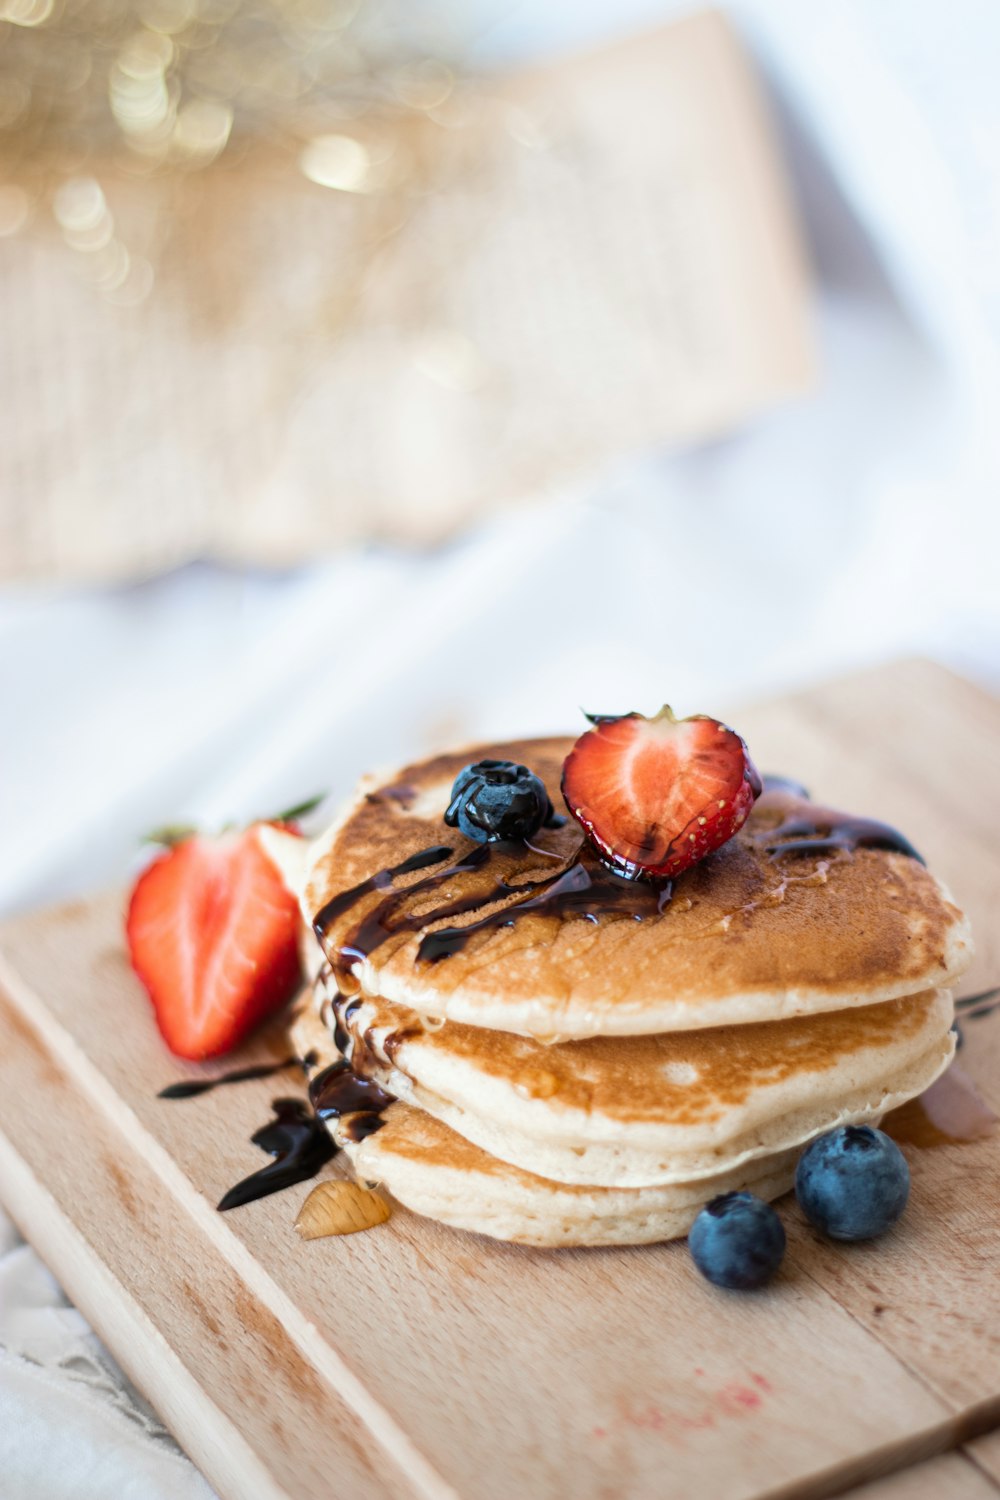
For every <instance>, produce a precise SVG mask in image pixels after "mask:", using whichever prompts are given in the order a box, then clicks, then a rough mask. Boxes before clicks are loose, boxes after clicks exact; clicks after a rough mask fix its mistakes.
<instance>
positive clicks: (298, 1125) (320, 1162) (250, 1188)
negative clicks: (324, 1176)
mask: <svg viewBox="0 0 1000 1500" xmlns="http://www.w3.org/2000/svg"><path fill="white" fill-rule="evenodd" d="M271 1108H272V1110H273V1111H274V1117H273V1119H271V1120H269V1121H268V1122H267V1124H266V1125H262V1126H261V1127H260V1129H259V1130H255V1131H254V1133H253V1135H252V1136H251V1137H250V1139H251V1141H252V1142H253V1144H254V1145H255V1146H259V1147H260V1149H261V1150H262V1151H266V1152H268V1153H269V1155H271V1156H273V1157H274V1160H273V1161H272V1162H269V1163H268V1164H267V1166H265V1167H261V1168H259V1170H258V1171H256V1172H251V1174H250V1176H249V1177H244V1178H243V1180H242V1181H241V1182H238V1183H237V1184H236V1186H235V1187H231V1188H230V1189H229V1192H228V1193H226V1194H224V1195H223V1197H222V1198H220V1200H219V1203H218V1205H217V1206H218V1209H219V1212H220V1213H225V1212H226V1211H227V1210H228V1209H230V1208H239V1207H241V1206H242V1204H244V1203H253V1202H255V1201H256V1200H257V1199H258V1198H266V1197H268V1195H269V1194H271V1193H278V1192H280V1191H281V1190H282V1188H287V1187H292V1186H294V1184H295V1183H297V1182H305V1181H306V1180H307V1179H308V1178H310V1177H315V1176H316V1173H317V1172H318V1171H319V1169H320V1167H323V1166H325V1165H326V1163H327V1162H328V1161H331V1160H332V1159H333V1157H334V1156H336V1154H337V1148H336V1146H335V1145H334V1143H333V1141H332V1140H331V1139H330V1135H329V1132H328V1131H327V1129H326V1126H325V1125H324V1124H323V1122H322V1120H318V1119H317V1118H316V1116H315V1115H314V1114H313V1112H312V1110H311V1109H310V1108H309V1106H308V1104H306V1103H305V1102H304V1100H302V1099H275V1100H274V1101H273V1103H272V1105H271Z"/></svg>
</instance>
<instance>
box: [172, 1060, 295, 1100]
mask: <svg viewBox="0 0 1000 1500" xmlns="http://www.w3.org/2000/svg"><path fill="white" fill-rule="evenodd" d="M312 1058H313V1062H315V1054H312ZM309 1066H310V1061H309V1057H286V1058H284V1059H283V1060H282V1061H281V1062H276V1063H257V1064H255V1065H254V1066H253V1067H251V1068H233V1070H232V1071H231V1072H229V1073H220V1074H218V1076H217V1077H215V1078H186V1079H184V1080H183V1081H182V1082H181V1083H170V1084H168V1085H167V1087H166V1088H165V1089H161V1090H160V1092H159V1093H158V1094H157V1096H156V1097H157V1099H195V1098H197V1096H198V1095H199V1094H209V1093H211V1091H212V1089H218V1088H222V1087H223V1086H224V1085H226V1084H230V1083H248V1082H249V1081H250V1080H251V1079H253V1078H273V1077H274V1075H275V1073H282V1072H284V1070H285V1069H286V1068H307V1067H309Z"/></svg>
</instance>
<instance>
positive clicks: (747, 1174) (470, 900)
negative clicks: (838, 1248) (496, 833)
mask: <svg viewBox="0 0 1000 1500" xmlns="http://www.w3.org/2000/svg"><path fill="white" fill-rule="evenodd" d="M571 748H572V741H570V740H563V739H546V740H534V741H520V742H514V743H508V744H500V745H492V746H479V747H475V748H472V749H466V750H463V751H461V752H457V753H455V754H452V755H442V756H438V757H435V758H434V759H432V760H428V761H425V762H422V763H420V764H418V765H413V766H409V767H407V768H406V769H405V770H404V771H402V772H400V773H398V775H396V776H395V777H393V778H391V779H390V780H387V781H382V782H372V781H369V782H366V783H363V784H362V786H361V787H360V788H359V790H358V793H357V795H356V796H355V798H354V799H353V800H352V802H351V803H350V804H349V805H348V806H347V807H346V808H345V809H344V811H343V813H342V814H341V816H340V818H338V820H337V822H336V824H335V825H334V826H333V827H332V828H331V829H330V830H328V832H327V833H326V834H325V835H324V836H323V837H322V838H321V839H320V840H319V841H318V842H317V844H316V845H315V846H314V847H313V849H312V850H311V851H310V856H309V862H308V866H307V869H306V870H305V872H304V874H303V875H302V876H301V877H300V879H299V881H298V884H299V888H300V898H301V902H302V910H303V915H304V917H305V919H306V921H307V923H308V925H309V926H310V927H311V928H312V929H313V930H314V932H315V935H316V938H317V939H318V942H319V948H318V950H317V953H318V956H319V960H320V962H321V965H322V966H321V967H320V969H319V972H318V975H317V979H316V983H315V986H314V990H313V994H312V996H311V998H310V999H309V1000H308V1001H307V1002H306V1004H305V1005H304V1007H303V1009H302V1010H301V1012H300V1014H299V1016H298V1018H297V1020H296V1023H295V1028H294V1036H295V1041H296V1045H297V1047H298V1049H299V1052H300V1055H301V1056H303V1057H304V1058H308V1060H309V1062H310V1064H311V1065H312V1066H311V1074H310V1095H311V1097H312V1099H313V1102H314V1105H315V1107H316V1109H317V1111H318V1112H319V1113H320V1114H321V1115H322V1116H323V1117H324V1118H325V1119H326V1120H327V1122H328V1124H329V1126H330V1128H331V1130H332V1132H333V1134H334V1137H335V1139H336V1141H337V1143H338V1144H339V1145H340V1146H342V1147H343V1148H344V1149H345V1150H346V1151H347V1152H348V1153H349V1155H350V1157H351V1160H352V1163H353V1166H354V1169H355V1171H356V1172H357V1174H358V1176H359V1177H360V1178H362V1179H363V1180H364V1181H366V1182H375V1183H380V1184H382V1185H383V1186H384V1187H385V1188H387V1189H388V1190H389V1192H391V1193H392V1195H393V1196H394V1197H395V1198H397V1199H398V1200H399V1201H400V1202H402V1203H404V1204H405V1205H407V1206H408V1207H409V1208H411V1209H413V1210H415V1211H416V1212H418V1213H422V1214H426V1215H429V1216H431V1217H433V1218H435V1219H439V1220H441V1221H442V1222H444V1223H447V1224H451V1225H454V1226H456V1227H458V1228H462V1229H467V1230H473V1231H479V1232H481V1233H485V1234H489V1235H493V1236H495V1237H497V1238H500V1239H505V1240H514V1241H519V1242H522V1243H528V1244H533V1245H546V1246H550V1245H608V1244H638V1243H644V1242H649V1241H655V1240H664V1239H672V1238H675V1237H678V1236H681V1235H684V1234H686V1232H687V1230H688V1229H689V1227H690V1225H691V1223H692V1222H693V1220H694V1218H695V1216H696V1215H697V1213H698V1211H699V1210H700V1209H701V1208H702V1207H703V1206H704V1204H705V1203H706V1202H708V1201H710V1200H711V1199H712V1198H714V1197H716V1196H717V1195H718V1194H720V1193H724V1192H728V1191H730V1190H733V1189H737V1188H748V1189H750V1190H751V1191H753V1192H754V1193H756V1194H758V1196H760V1197H763V1198H768V1199H770V1198H774V1197H776V1196H778V1195H779V1194H781V1193H782V1192H785V1191H786V1190H787V1189H788V1188H789V1187H790V1185H791V1181H792V1176H793V1173H794V1168H795V1163H796V1161H797V1159H798V1156H799V1154H800V1152H801V1149H802V1146H803V1144H804V1143H805V1142H806V1141H808V1140H809V1139H811V1138H812V1137H813V1136H815V1135H817V1134H820V1133H822V1132H824V1131H826V1130H830V1129H832V1128H834V1127H835V1126H837V1125H840V1124H845V1123H858V1122H863V1121H877V1120H878V1119H880V1118H881V1116H882V1115H883V1114H884V1113H885V1112H886V1111H887V1110H889V1109H892V1108H894V1107H895V1106H896V1105H899V1104H901V1103H903V1102H905V1101H906V1100H907V1099H910V1098H912V1097H914V1096H915V1095H917V1094H919V1093H921V1092H922V1091H923V1090H924V1089H925V1088H926V1087H927V1086H928V1085H929V1084H930V1083H931V1082H932V1081H933V1080H934V1078H936V1077H937V1076H938V1075H939V1074H940V1073H941V1072H942V1071H943V1069H944V1068H945V1067H946V1066H947V1065H948V1063H949V1061H950V1060H951V1057H952V1054H953V1050H954V1036H953V1034H952V1032H951V1030H950V1028H951V1025H952V1020H953V1007H952V997H951V991H950V985H951V983H952V982H953V980H954V979H955V978H956V977H957V975H958V974H960V973H961V972H962V970H963V969H964V968H965V967H966V965H967V963H968V961H969V956H970V952H971V943H970V939H969V933H968V928H967V924H966V921H965V919H964V917H963V915H962V913H961V912H960V911H959V910H958V908H957V907H956V906H955V905H954V904H953V903H952V902H951V900H950V899H949V897H948V894H947V892H946V891H945V890H944V889H943V888H942V886H941V885H940V884H939V883H938V882H937V881H936V880H935V879H934V877H933V876H932V875H931V874H930V873H929V872H928V871H927V869H926V868H925V867H924V865H923V864H922V863H921V862H920V860H919V858H918V857H916V856H915V854H914V852H913V851H912V850H910V846H909V845H908V844H906V841H905V840H903V839H901V838H900V836H899V835H896V834H894V833H893V831H892V830H891V829H888V828H885V827H884V826H883V825H880V824H873V823H869V822H862V821H860V820H857V819H852V818H848V817H846V816H845V815H843V814H840V813H837V812H834V811H832V810H830V809H826V808H822V807H819V806H817V805H816V804H814V803H813V802H811V801H809V800H808V799H807V798H806V797H805V796H804V794H802V793H801V790H800V789H798V788H795V787H794V786H792V785H791V784H789V783H778V782H775V783H770V784H767V785H766V786H765V791H764V793H763V795H762V796H761V797H760V799H759V800H758V801H757V803H756V805H755V807H754V809H753V811H752V813H751V815H750V818H749V819H748V821H747V823H746V824H745V826H744V827H743V829H742V830H741V831H740V832H739V833H738V834H737V835H736V836H735V837H734V838H732V839H730V841H729V842H728V843H726V844H724V845H723V846H722V847H721V848H720V849H718V850H716V851H715V852H714V853H712V854H710V855H709V856H708V857H707V858H705V859H703V860H701V861H700V862H699V863H698V864H696V865H694V866H692V867H691V868H690V869H688V870H687V871H685V872H684V873H683V874H682V875H680V876H678V877H677V878H676V879H675V880H674V881H673V883H672V885H666V886H663V887H657V886H655V885H652V884H648V883H645V882H642V881H626V880H624V879H622V878H620V877H618V876H615V875H612V874H610V873H609V872H608V871H607V870H606V869H605V868H604V867H603V866H602V865H601V864H600V863H599V861H598V860H597V859H596V856H594V855H593V853H592V852H591V850H590V849H589V846H588V845H587V844H586V842H585V841H584V839H583V835H582V832H581V830H580V828H579V827H578V826H577V824H576V823H575V822H573V821H572V820H566V821H565V822H562V823H561V824H560V826H552V827H545V828H543V829H542V830H541V831H540V832H539V833H538V834H537V835H536V836H535V837H534V838H532V839H531V840H530V841H528V842H527V843H517V844H510V843H505V844H488V845H484V844H474V843H473V842H472V841H471V840H470V839H467V838H465V837H463V836H462V835H461V834H460V833H458V832H457V831H456V830H454V829H452V828H449V827H447V826H446V825H445V823H444V821H443V814H444V811H445V809H446V807H447V805H448V801H449V794H450V791H451V787H452V783H453V781H454V778H455V776H456V775H457V773H458V772H459V771H460V770H461V769H462V767H463V766H464V765H466V764H467V763H469V762H471V761H477V760H482V759H487V758H490V759H496V760H511V761H514V762H521V763H523V764H525V765H527V766H529V767H530V768H531V769H532V770H533V771H534V772H536V773H537V775H538V776H540V777H541V779H542V780H543V781H544V782H545V784H546V787H547V789H548V791H549V795H550V797H551V799H552V802H553V805H559V780H560V773H561V769H562V765H563V761H564V759H565V757H566V755H567V754H568V753H569V751H570V749H571ZM272 837H273V849H272V852H273V853H274V854H275V857H276V858H280V857H281V850H280V849H279V847H278V844H279V840H280V835H278V834H273V835H272ZM905 851H909V852H905Z"/></svg>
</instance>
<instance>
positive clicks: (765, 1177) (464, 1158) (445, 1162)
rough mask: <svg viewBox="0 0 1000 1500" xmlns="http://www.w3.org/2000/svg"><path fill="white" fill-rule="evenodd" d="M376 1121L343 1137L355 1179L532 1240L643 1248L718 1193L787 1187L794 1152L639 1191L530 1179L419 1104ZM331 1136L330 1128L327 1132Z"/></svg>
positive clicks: (678, 1233) (476, 1225)
mask: <svg viewBox="0 0 1000 1500" xmlns="http://www.w3.org/2000/svg"><path fill="white" fill-rule="evenodd" d="M383 1119H384V1123H383V1125H382V1128H381V1129H380V1130H378V1131H377V1132H376V1133H375V1134H374V1135H370V1136H368V1137H366V1139H365V1140H363V1141H359V1142H357V1143H354V1142H350V1141H345V1142H344V1143H343V1144H344V1146H345V1148H346V1150H347V1152H348V1155H349V1156H350V1158H351V1162H352V1165H353V1167H354V1170H355V1172H356V1173H357V1174H358V1176H359V1177H360V1178H361V1179H362V1180H363V1181H364V1182H369V1183H373V1184H378V1185H380V1186H382V1187H384V1188H386V1189H388V1191H389V1192H390V1193H391V1194H392V1196H393V1197H394V1198H397V1199H398V1200H399V1202H400V1203H403V1204H405V1206H406V1207H407V1208H410V1209H412V1210H413V1211H414V1213H418V1214H424V1215H425V1216H426V1217H427V1218H431V1219H437V1220H438V1221H439V1222H440V1223H442V1224H450V1225H451V1226H452V1227H453V1228H455V1229H468V1230H472V1231H473V1232H475V1233H477V1234H487V1235H490V1236H491V1237H492V1238H493V1239H498V1240H510V1241H513V1242H514V1243H515V1244H521V1245H539V1246H548V1247H553V1246H559V1245H562V1246H581V1245H646V1244H652V1243H655V1242H657V1241H660V1240H676V1239H681V1238H682V1237H683V1236H684V1235H686V1234H687V1232H688V1230H689V1229H690V1228H691V1225H692V1224H693V1223H694V1221H695V1218H696V1217H697V1215H698V1213H699V1211H700V1210H701V1209H702V1208H703V1207H704V1206H705V1204H706V1203H708V1202H709V1201H710V1200H711V1199H712V1198H715V1197H717V1196H718V1194H720V1193H728V1192H733V1191H735V1190H736V1189H739V1188H749V1189H750V1190H751V1191H752V1192H754V1193H756V1194H757V1196H758V1197H759V1198H766V1199H771V1198H777V1197H778V1196H779V1195H780V1194H781V1193H787V1192H788V1190H789V1188H790V1187H791V1185H792V1179H793V1177H794V1174H795V1163H796V1161H797V1159H798V1155H799V1153H798V1151H797V1150H793V1151H784V1152H780V1153H779V1154H778V1155H777V1156H772V1157H766V1158H763V1159H758V1160H756V1161H753V1162H750V1163H748V1164H747V1165H746V1166H745V1167H742V1168H738V1169H737V1170H736V1171H732V1172H724V1173H722V1174H721V1175H719V1176H718V1177H708V1178H702V1179H701V1180H700V1181H698V1182H687V1183H684V1182H675V1183H670V1184H668V1185H667V1186H661V1187H646V1188H607V1187H582V1186H579V1185H571V1184H569V1183H563V1182H552V1181H550V1180H549V1179H548V1178H546V1177H536V1176H535V1175H534V1173H531V1172H525V1171H523V1170H522V1169H521V1168H520V1167H512V1166H510V1164H509V1163H507V1162H502V1161H500V1160H499V1159H498V1158H497V1157H495V1156H490V1155H489V1153H488V1152H486V1151H484V1150H483V1149H482V1148H481V1147H480V1146H474V1145H472V1143H471V1142H470V1141H467V1140H465V1139H464V1137H462V1136H460V1135H459V1134H458V1133H457V1132H456V1131H454V1130H451V1129H450V1128H449V1127H448V1126H447V1125H444V1124H442V1122H441V1121H440V1120H436V1119H435V1118H434V1117H433V1115H428V1114H425V1113H424V1111H423V1110H418V1109H414V1108H412V1106H410V1105H408V1104H399V1103H397V1104H393V1105H390V1107H389V1109H388V1110H387V1111H386V1113H385V1115H384V1117H383ZM335 1138H336V1134H335Z"/></svg>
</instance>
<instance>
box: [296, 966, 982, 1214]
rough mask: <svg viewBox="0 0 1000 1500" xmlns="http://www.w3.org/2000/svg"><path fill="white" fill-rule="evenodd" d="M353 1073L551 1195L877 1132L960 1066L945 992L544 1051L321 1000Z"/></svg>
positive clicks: (379, 1003) (393, 1009) (653, 1180)
mask: <svg viewBox="0 0 1000 1500" xmlns="http://www.w3.org/2000/svg"><path fill="white" fill-rule="evenodd" d="M316 1003H317V1006H318V1008H319V1010H320V1012H321V1015H322V1019H323V1022H324V1024H325V1026H326V1027H327V1028H328V1029H329V1030H336V1033H337V1039H338V1043H339V1046H340V1048H341V1049H342V1050H343V1051H344V1052H345V1054H346V1055H347V1056H348V1057H349V1059H350V1060H351V1064H352V1067H353V1069H354V1070H355V1072H357V1073H359V1074H361V1075H363V1076H366V1077H370V1078H373V1079H374V1080H375V1081H376V1082H378V1083H379V1084H381V1085H382V1086H383V1087H384V1088H386V1089H388V1090H389V1091H390V1092H391V1093H393V1094H395V1095H396V1096H397V1097H399V1098H400V1099H403V1100H405V1101H406V1102H408V1103H410V1104H413V1105H416V1106H418V1107H419V1108H421V1109H423V1110H425V1111H426V1112H427V1113H428V1114H431V1115H434V1116H436V1117H437V1118H438V1119H440V1120H442V1121H444V1123H446V1124H447V1125H450V1126H451V1127H452V1128H453V1129H454V1130H456V1131H457V1132H458V1133H459V1134H460V1135H462V1136H464V1137H465V1138H466V1139H467V1140H469V1141H472V1142H473V1143H474V1144H476V1145H478V1146H481V1147H482V1148H483V1149H484V1150H486V1151H488V1152H490V1153H491V1154H492V1155H494V1156H496V1157H498V1158H500V1159H501V1160H503V1161H507V1162H510V1163H512V1164H513V1165H515V1166H519V1167H522V1168H524V1169H525V1170H526V1171H530V1172H534V1173H538V1174H540V1175H541V1176H543V1177H547V1178H550V1179H552V1180H553V1181H557V1182H565V1183H578V1184H589V1185H598V1186H614V1187H644V1186H653V1185H657V1184H667V1183H672V1182H690V1181H692V1180H695V1179H698V1178H701V1177H709V1176H713V1175H715V1174H717V1173H720V1172H723V1171H727V1170H729V1169H732V1168H735V1167H738V1166H740V1165H741V1164H742V1163H744V1162H748V1161H751V1160H753V1159H755V1158H757V1157H763V1156H767V1155H771V1154H773V1153H775V1152H777V1151H781V1150H785V1149H787V1148H788V1147H791V1146H796V1145H799V1144H801V1143H802V1142H804V1141H807V1140H809V1139H810V1138H811V1137H812V1136H814V1135H817V1134H819V1133H820V1132H822V1131H826V1130H830V1129H833V1128H834V1127H835V1126H837V1125H841V1124H848V1123H859V1122H862V1121H867V1120H873V1119H878V1118H879V1117H881V1115H882V1114H883V1113H884V1112H885V1111H887V1110H889V1109H892V1108H893V1107H894V1106H895V1105H897V1104H900V1103H902V1102H904V1101H905V1100H906V1099H909V1098H912V1097H913V1096H914V1095H916V1094H919V1093H920V1092H921V1091H922V1090H923V1089H924V1088H926V1087H927V1086H928V1085H929V1084H930V1083H931V1082H933V1080H934V1079H935V1078H936V1077H937V1076H938V1074H939V1073H941V1072H942V1071H943V1070H944V1068H945V1067H946V1066H947V1064H948V1062H949V1061H950V1060H951V1057H952V1055H953V1052H954V1037H953V1036H952V1035H951V1034H950V1031H949V1028H950V1026H951V1023H952V1019H953V1006H952V999H951V994H950V992H949V991H947V990H942V989H930V990H925V991H922V992H921V993H919V994H916V995H912V996H907V997H904V998H902V999H898V1000H889V1001H883V1002H881V1003H879V1004H877V1005H868V1006H862V1007H852V1008H851V1009H849V1010H844V1011H830V1012H824V1013H821V1014H819V1015H813V1016H800V1017H796V1018H792V1019H788V1020H784V1021H774V1022H761V1023H753V1024H748V1025H742V1026H723V1027H714V1028H709V1029H705V1030H701V1031H682V1032H674V1033H661V1034H656V1035H651V1036H637V1037H593V1038H590V1039H587V1040H583V1041H567V1042H558V1043H553V1044H551V1045H546V1044H544V1043H542V1042H539V1041H537V1040H535V1039H533V1038H530V1037H523V1036H517V1035H514V1034H512V1033H507V1032H499V1031H490V1030H486V1029H484V1028H480V1027H472V1026H466V1025H463V1024H461V1023H458V1022H454V1021H449V1022H447V1023H446V1024H445V1025H444V1026H442V1027H441V1028H440V1029H437V1030H431V1029H428V1027H427V1023H426V1021H425V1020H422V1019H421V1017H420V1016H419V1015H418V1014H417V1013H416V1012H414V1011H411V1010H408V1009H406V1008H405V1007H402V1006H399V1005H395V1004H393V1003H391V1002H389V1001H385V1000H382V999H378V998H372V997H361V996H357V997H355V998H353V999H351V1000H347V999H345V998H344V997H342V996H335V995H333V994H324V993H323V992H322V991H321V990H320V991H319V992H318V994H317V1002H316Z"/></svg>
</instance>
